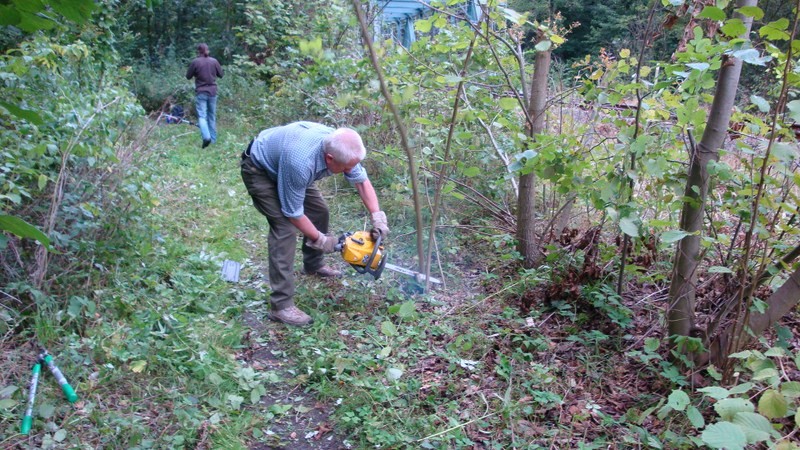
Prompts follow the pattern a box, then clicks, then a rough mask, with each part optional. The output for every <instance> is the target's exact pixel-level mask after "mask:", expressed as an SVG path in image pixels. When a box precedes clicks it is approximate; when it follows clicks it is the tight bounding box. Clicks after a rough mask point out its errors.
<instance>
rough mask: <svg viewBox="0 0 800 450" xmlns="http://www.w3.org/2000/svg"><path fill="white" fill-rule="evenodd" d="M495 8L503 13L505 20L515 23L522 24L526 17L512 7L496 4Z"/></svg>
mask: <svg viewBox="0 0 800 450" xmlns="http://www.w3.org/2000/svg"><path fill="white" fill-rule="evenodd" d="M497 9H498V10H499V11H500V12H501V13H502V14H503V16H504V17H505V18H506V20H509V21H511V22H514V23H515V24H517V25H522V24H523V23H525V20H526V17H525V15H524V14H520V13H518V12H516V11H514V10H513V9H510V8H505V7H502V6H498V7H497Z"/></svg>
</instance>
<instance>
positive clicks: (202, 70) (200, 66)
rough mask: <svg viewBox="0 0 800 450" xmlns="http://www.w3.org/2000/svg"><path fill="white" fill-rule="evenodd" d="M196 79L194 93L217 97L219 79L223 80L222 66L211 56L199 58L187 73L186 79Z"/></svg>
mask: <svg viewBox="0 0 800 450" xmlns="http://www.w3.org/2000/svg"><path fill="white" fill-rule="evenodd" d="M192 77H194V91H195V93H197V94H199V93H201V92H205V93H206V94H208V95H212V96H213V95H217V78H222V66H220V65H219V61H217V60H216V59H214V58H212V57H210V56H198V57H197V58H195V59H194V60H193V61H192V63H191V64H189V70H187V71H186V79H187V80H191V79H192Z"/></svg>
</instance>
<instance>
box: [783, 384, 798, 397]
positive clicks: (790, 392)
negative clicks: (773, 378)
mask: <svg viewBox="0 0 800 450" xmlns="http://www.w3.org/2000/svg"><path fill="white" fill-rule="evenodd" d="M781 394H783V396H784V397H786V398H791V399H796V398H800V382H798V381H787V382H785V383H783V384H781Z"/></svg>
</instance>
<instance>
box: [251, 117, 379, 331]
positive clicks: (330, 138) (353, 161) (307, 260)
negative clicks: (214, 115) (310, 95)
mask: <svg viewBox="0 0 800 450" xmlns="http://www.w3.org/2000/svg"><path fill="white" fill-rule="evenodd" d="M365 156H366V149H365V148H364V144H363V142H362V140H361V136H359V134H358V133H357V132H356V131H355V130H352V129H350V128H338V129H335V130H334V129H333V128H330V127H327V126H325V125H322V124H318V123H313V122H295V123H290V124H288V125H283V126H278V127H274V128H269V129H266V130H264V131H262V132H261V133H259V134H258V136H257V137H256V138H255V139H253V140H252V141H250V144H249V145H248V146H247V149H246V150H245V151H244V152H243V153H242V162H241V166H240V167H241V173H242V180H243V181H244V185H245V186H246V187H247V192H248V193H249V194H250V197H252V200H253V205H254V206H255V207H256V209H257V210H258V211H259V212H260V213H261V214H263V215H264V216H266V218H267V222H268V223H269V236H268V238H267V248H268V250H269V283H270V287H271V290H272V292H271V294H270V306H271V311H270V312H269V313H268V315H267V317H268V318H269V319H271V320H274V321H277V322H283V323H286V324H289V325H295V326H303V325H308V324H310V323H311V322H312V321H313V320H312V318H311V316H309V315H308V314H306V313H305V312H303V311H302V310H300V309H299V308H297V306H295V304H294V300H293V296H294V292H295V284H294V270H293V266H294V255H295V250H296V248H297V230H300V232H301V233H303V245H302V252H303V269H304V271H305V272H306V273H307V274H310V275H316V276H321V277H335V276H341V272H339V271H337V270H335V269H333V268H331V267H329V266H327V265H325V263H324V254H326V253H333V252H334V251H335V246H336V243H337V241H338V239H337V238H336V237H335V236H333V235H329V234H328V222H329V210H328V205H327V203H326V202H325V199H324V198H323V197H322V193H321V192H320V190H319V189H318V188H317V186H316V185H315V182H316V181H317V180H319V179H321V178H324V177H327V176H331V175H333V174H338V173H342V174H344V177H345V179H346V180H347V181H349V182H350V184H352V185H353V186H354V187H355V188H356V190H357V191H358V194H359V196H360V197H361V201H362V202H363V203H364V206H365V207H366V209H367V211H369V213H370V217H371V219H372V226H373V228H374V229H376V230H378V231H380V232H381V235H382V236H383V237H384V238H385V237H388V235H389V227H388V221H387V219H386V214H385V213H384V212H383V211H381V210H380V205H379V203H378V197H377V195H376V193H375V189H374V188H373V186H372V183H370V181H369V178H368V177H367V172H366V170H364V168H363V167H362V166H361V164H360V163H361V161H362V160H363V159H364V157H365Z"/></svg>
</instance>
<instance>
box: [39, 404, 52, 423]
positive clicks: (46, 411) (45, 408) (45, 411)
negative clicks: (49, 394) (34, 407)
mask: <svg viewBox="0 0 800 450" xmlns="http://www.w3.org/2000/svg"><path fill="white" fill-rule="evenodd" d="M55 412H56V407H55V406H53V404H52V403H42V405H41V406H39V415H40V416H41V417H42V419H49V418H51V417H53V414H54V413H55Z"/></svg>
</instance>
